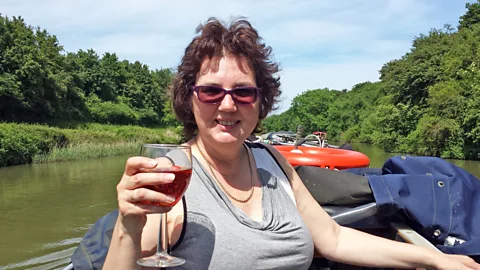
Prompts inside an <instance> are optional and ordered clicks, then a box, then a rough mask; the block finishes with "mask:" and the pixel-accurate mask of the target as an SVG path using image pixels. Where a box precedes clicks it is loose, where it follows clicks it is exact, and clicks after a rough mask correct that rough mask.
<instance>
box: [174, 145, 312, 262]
mask: <svg viewBox="0 0 480 270" xmlns="http://www.w3.org/2000/svg"><path fill="white" fill-rule="evenodd" d="M249 147H250V149H251V150H252V153H253V156H254V158H255V162H256V164H257V170H258V174H259V178H260V182H261V185H262V192H263V198H262V210H263V220H262V221H261V222H256V221H254V220H252V219H250V217H248V216H247V215H246V214H244V213H243V211H241V210H240V209H238V208H236V206H234V205H233V204H232V203H231V202H230V200H229V199H228V197H227V195H226V194H225V193H224V192H223V191H222V190H221V188H220V187H219V186H217V184H216V182H215V181H214V180H213V179H212V178H211V176H210V174H209V173H208V171H207V170H206V169H205V168H204V167H203V166H202V165H201V164H200V163H199V162H198V160H197V159H195V158H194V160H193V163H194V166H193V167H194V169H193V173H192V179H191V181H190V185H189V187H188V190H187V192H186V193H185V204H184V206H186V221H185V223H184V226H183V232H182V236H181V237H180V239H179V241H178V243H177V244H176V245H175V246H174V247H173V248H172V251H171V253H172V255H174V256H180V257H182V258H185V259H186V263H185V264H184V265H182V266H181V267H176V268H175V269H222V270H224V269H249V270H250V269H308V267H309V266H310V264H311V262H312V259H313V249H314V247H313V241H312V238H311V235H310V233H309V230H308V228H307V226H306V225H305V223H304V222H303V220H302V218H301V216H300V214H299V212H298V210H297V208H296V205H295V200H294V199H293V193H292V190H291V187H290V184H289V182H288V179H287V177H286V176H285V174H284V173H283V171H282V170H281V168H280V167H279V165H278V164H277V163H276V161H275V160H274V159H273V157H272V156H271V154H270V153H269V151H268V150H266V149H265V148H263V146H261V145H258V144H257V145H255V144H250V145H249Z"/></svg>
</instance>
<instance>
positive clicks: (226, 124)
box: [215, 120, 240, 126]
mask: <svg viewBox="0 0 480 270" xmlns="http://www.w3.org/2000/svg"><path fill="white" fill-rule="evenodd" d="M215 121H216V122H217V123H219V124H220V125H222V126H233V125H235V124H237V123H239V122H240V121H220V120H215Z"/></svg>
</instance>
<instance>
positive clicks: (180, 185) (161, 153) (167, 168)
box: [137, 144, 192, 267]
mask: <svg viewBox="0 0 480 270" xmlns="http://www.w3.org/2000/svg"><path fill="white" fill-rule="evenodd" d="M140 155H141V156H143V157H149V158H153V159H157V160H158V165H157V166H156V167H155V168H154V169H145V170H144V171H147V172H151V173H173V174H175V179H174V180H173V182H171V183H168V184H161V185H154V186H146V188H149V189H152V190H155V191H157V192H160V193H163V194H165V195H170V196H173V197H175V201H174V202H173V203H170V204H157V205H161V206H174V205H176V204H177V202H178V201H180V200H181V199H182V197H183V195H184V194H185V191H186V190H187V187H188V184H189V183H190V177H191V175H192V151H191V148H190V146H186V145H174V144H145V145H143V146H142V148H141V151H140ZM143 203H147V204H148V203H149V204H153V203H151V202H143ZM184 263H185V260H184V259H182V258H178V257H174V256H171V255H170V254H169V253H168V232H167V213H163V214H161V226H160V232H159V234H158V244H157V253H155V255H153V256H150V257H146V258H141V259H139V260H137V264H138V265H141V266H146V267H173V266H179V265H182V264H184Z"/></svg>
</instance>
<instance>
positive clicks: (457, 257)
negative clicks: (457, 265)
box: [450, 255, 480, 270]
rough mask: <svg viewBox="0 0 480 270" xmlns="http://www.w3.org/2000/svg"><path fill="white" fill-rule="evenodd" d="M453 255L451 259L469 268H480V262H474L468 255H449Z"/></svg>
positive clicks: (478, 269) (479, 269)
mask: <svg viewBox="0 0 480 270" xmlns="http://www.w3.org/2000/svg"><path fill="white" fill-rule="evenodd" d="M450 256H452V257H453V259H455V260H457V261H459V262H461V263H462V264H463V265H464V266H465V268H467V269H471V270H480V264H478V263H476V262H475V260H473V259H472V258H470V257H468V256H463V255H450Z"/></svg>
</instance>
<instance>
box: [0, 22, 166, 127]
mask: <svg viewBox="0 0 480 270" xmlns="http://www.w3.org/2000/svg"><path fill="white" fill-rule="evenodd" d="M172 76H173V71H172V70H171V69H168V68H165V69H159V70H158V69H156V70H151V69H150V68H149V67H148V66H147V65H145V64H142V63H140V62H138V61H136V62H129V61H126V60H123V61H120V60H119V59H118V57H117V55H116V54H115V53H105V54H104V55H102V56H99V55H98V54H97V53H96V52H95V51H94V50H92V49H89V50H79V51H78V52H65V51H64V49H63V47H62V46H61V45H60V44H59V41H58V39H57V37H56V36H55V35H51V34H49V33H48V32H47V31H46V30H42V29H40V27H32V26H29V25H27V24H26V23H25V21H24V19H23V18H21V17H13V18H8V17H7V16H1V14H0V121H4V122H23V123H49V124H54V125H55V124H59V123H72V122H75V123H79V122H80V123H81V122H97V123H108V124H130V125H143V126H155V125H163V124H168V123H169V122H171V120H172V117H171V115H169V113H170V108H169V107H168V106H165V105H166V104H168V100H167V99H168V97H167V93H166V89H167V85H168V84H169V83H170V81H171V77H172ZM165 122H167V123H165Z"/></svg>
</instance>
